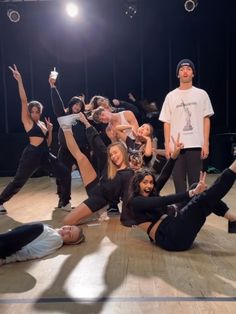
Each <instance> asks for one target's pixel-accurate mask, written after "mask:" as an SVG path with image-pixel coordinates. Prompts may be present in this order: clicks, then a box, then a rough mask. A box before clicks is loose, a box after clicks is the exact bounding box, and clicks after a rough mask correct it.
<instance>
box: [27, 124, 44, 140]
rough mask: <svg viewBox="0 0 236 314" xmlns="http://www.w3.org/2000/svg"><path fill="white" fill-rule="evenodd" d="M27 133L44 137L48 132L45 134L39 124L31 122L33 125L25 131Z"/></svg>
mask: <svg viewBox="0 0 236 314" xmlns="http://www.w3.org/2000/svg"><path fill="white" fill-rule="evenodd" d="M27 135H28V136H29V137H31V136H35V137H42V138H44V139H46V138H47V136H48V132H47V133H46V134H44V133H43V131H42V129H41V128H40V126H39V125H38V124H37V123H36V122H33V126H32V128H31V129H30V130H29V131H28V132H27Z"/></svg>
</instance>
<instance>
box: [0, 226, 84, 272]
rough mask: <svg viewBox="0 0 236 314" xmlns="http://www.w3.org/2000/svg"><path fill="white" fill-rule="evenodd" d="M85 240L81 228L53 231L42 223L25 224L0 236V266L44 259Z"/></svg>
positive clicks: (64, 228)
mask: <svg viewBox="0 0 236 314" xmlns="http://www.w3.org/2000/svg"><path fill="white" fill-rule="evenodd" d="M84 240H85V236H84V234H83V230H82V228H81V227H79V226H63V227H61V228H59V229H53V228H51V227H50V226H48V225H45V224H42V223H32V224H24V225H21V226H19V227H16V228H15V229H13V230H9V231H8V232H6V233H1V234H0V266H1V265H3V264H8V263H13V262H17V261H19V262H20V261H26V260H31V259H36V258H42V257H44V256H46V255H49V254H52V253H54V252H55V251H56V250H57V249H59V248H60V247H61V246H62V245H63V244H80V243H81V242H83V241H84Z"/></svg>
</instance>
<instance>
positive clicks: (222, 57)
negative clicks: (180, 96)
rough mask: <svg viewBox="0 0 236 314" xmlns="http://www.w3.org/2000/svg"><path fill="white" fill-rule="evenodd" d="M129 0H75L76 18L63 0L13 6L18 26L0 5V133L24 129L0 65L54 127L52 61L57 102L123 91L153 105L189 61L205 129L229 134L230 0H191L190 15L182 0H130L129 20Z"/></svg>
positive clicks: (233, 52)
mask: <svg viewBox="0 0 236 314" xmlns="http://www.w3.org/2000/svg"><path fill="white" fill-rule="evenodd" d="M130 1H131V0H81V1H78V4H79V5H80V7H81V13H80V18H78V19H76V20H72V19H69V18H68V17H67V16H66V14H65V12H64V5H65V2H66V1H65V0H64V1H60V0H55V1H37V2H19V3H14V5H15V8H17V9H18V10H19V12H20V14H21V20H20V22H19V23H11V22H10V21H9V19H8V17H7V15H6V11H7V9H8V6H9V4H7V3H0V58H1V63H0V64H1V73H0V91H1V92H0V133H1V138H4V134H5V135H6V136H7V135H11V137H12V136H13V134H14V135H16V136H17V134H19V133H23V132H24V130H23V127H22V125H21V121H20V101H19V96H18V92H17V84H16V81H15V80H14V79H13V78H12V75H11V73H10V71H9V69H8V65H12V64H14V63H15V64H17V66H18V68H19V70H20V72H21V73H22V76H23V79H24V83H25V88H26V91H27V94H28V98H29V100H31V99H37V100H39V101H41V102H42V103H43V104H44V115H45V116H50V117H51V119H52V121H53V122H54V125H55V130H56V129H57V127H58V126H57V122H56V119H55V117H54V116H53V113H52V109H51V104H50V97H49V96H50V91H49V84H48V74H49V72H50V70H52V69H53V67H54V66H56V67H57V70H58V71H59V73H60V74H59V77H58V87H59V90H60V92H61V95H62V98H63V99H64V101H65V103H66V102H67V101H68V100H69V99H70V98H71V96H73V95H76V94H80V93H85V95H86V99H87V100H89V99H90V97H92V96H93V95H94V94H101V95H105V96H107V97H109V98H111V99H112V98H114V97H116V98H120V99H124V100H127V94H128V92H130V91H131V92H133V93H134V94H135V95H136V96H137V97H138V98H142V99H144V98H149V99H150V100H156V101H157V103H158V105H159V106H160V107H161V105H162V102H163V100H164V97H165V95H166V94H167V93H168V92H169V91H170V90H171V89H173V88H175V87H176V86H177V84H178V80H177V78H176V76H175V69H176V64H177V63H178V61H179V60H180V59H182V58H190V59H192V60H193V61H194V63H195V65H196V69H197V75H196V78H195V85H196V86H198V87H201V88H203V89H205V90H206V91H207V92H208V94H209V95H210V98H211V100H212V104H213V107H214V110H215V116H214V118H213V119H212V125H213V126H212V134H213V135H214V134H217V133H223V132H227V133H231V132H235V131H236V122H235V121H236V110H235V105H236V100H235V97H236V96H235V92H234V90H235V87H234V85H235V84H234V74H235V73H236V62H235V56H236V40H235V39H236V26H235V13H236V10H235V8H236V4H235V1H233V0H227V1H222V0H215V1H213V0H198V3H199V5H198V6H197V8H196V9H195V10H194V11H193V12H192V13H188V12H186V11H185V9H184V0H137V1H131V2H132V3H135V5H136V6H137V14H136V15H135V16H134V18H133V19H130V18H129V17H128V16H126V15H125V6H126V4H127V3H130ZM213 135H212V136H213ZM4 145H5V143H4ZM6 145H7V141H6ZM1 146H3V145H2V144H1ZM219 149H221V147H219ZM1 151H2V152H1V153H0V154H1V155H2V156H3V154H4V153H3V150H2V149H1ZM4 158H5V157H4ZM1 167H2V166H1V164H0V168H1Z"/></svg>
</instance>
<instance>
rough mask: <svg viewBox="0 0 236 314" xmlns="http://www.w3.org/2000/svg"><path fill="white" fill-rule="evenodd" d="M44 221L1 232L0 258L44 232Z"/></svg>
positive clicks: (14, 251) (10, 253) (12, 252)
mask: <svg viewBox="0 0 236 314" xmlns="http://www.w3.org/2000/svg"><path fill="white" fill-rule="evenodd" d="M43 229H44V227H43V224H42V223H33V224H26V225H22V226H19V227H16V228H14V229H13V230H10V231H8V232H5V233H1V234H0V258H6V257H8V256H11V255H12V254H14V253H16V252H17V251H19V250H21V249H22V248H23V247H24V246H26V245H27V244H29V243H30V242H32V241H33V240H34V239H36V238H37V237H38V236H39V235H40V234H41V233H42V232H43Z"/></svg>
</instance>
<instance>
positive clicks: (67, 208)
mask: <svg viewBox="0 0 236 314" xmlns="http://www.w3.org/2000/svg"><path fill="white" fill-rule="evenodd" d="M73 208H74V207H72V206H71V203H70V202H69V203H68V204H66V205H65V206H61V207H60V209H62V210H65V211H66V212H71V211H72V209H73Z"/></svg>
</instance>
